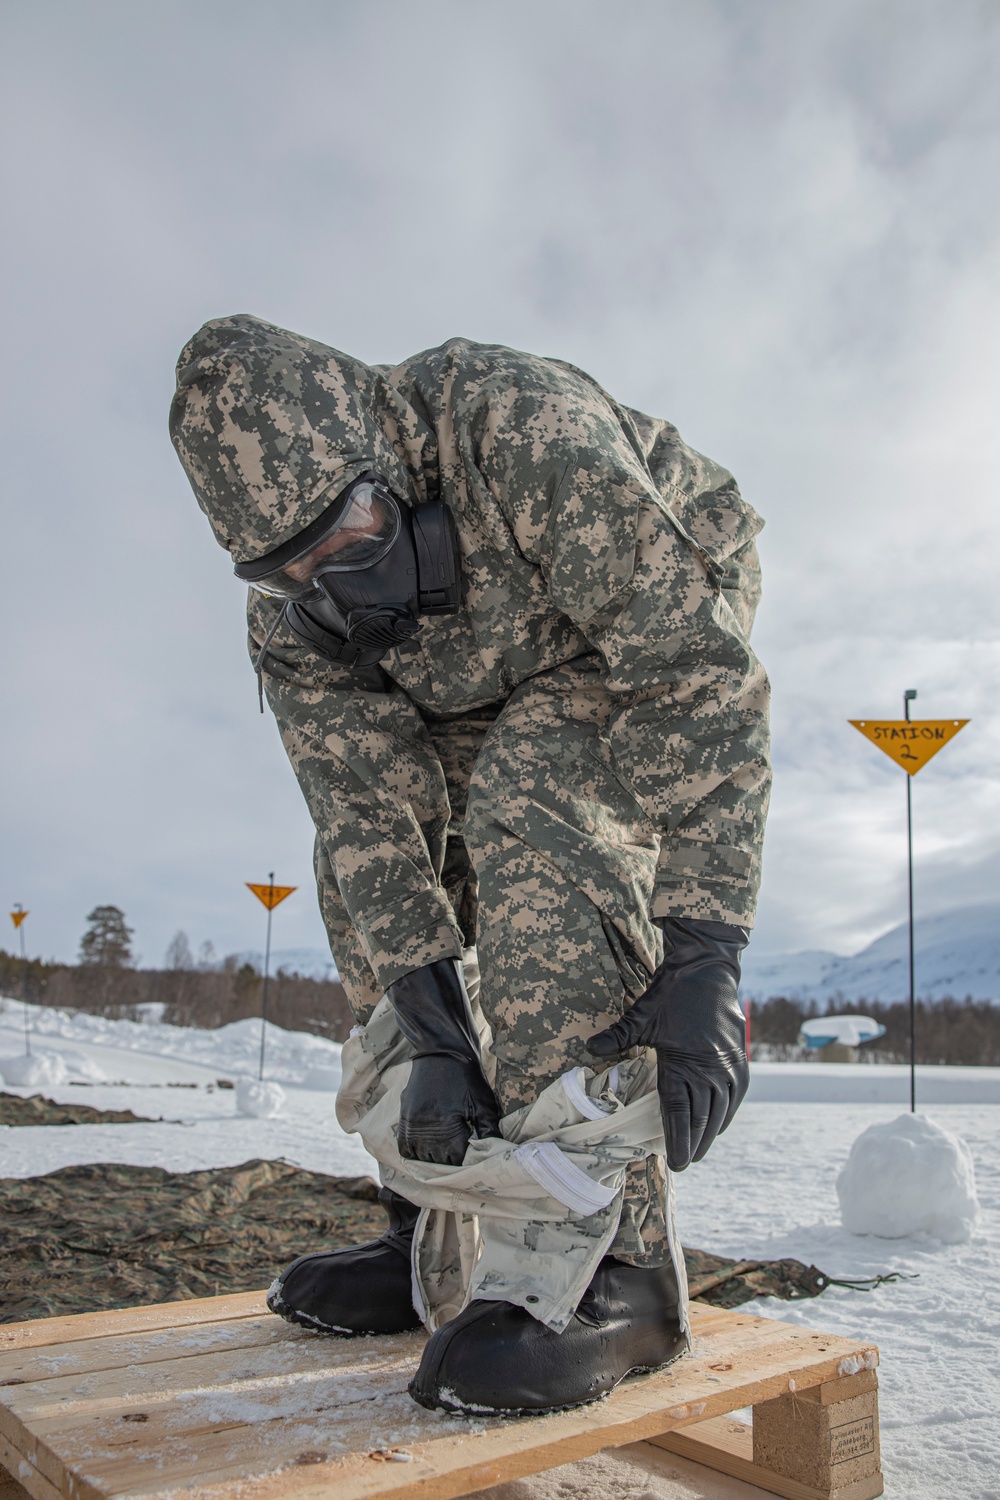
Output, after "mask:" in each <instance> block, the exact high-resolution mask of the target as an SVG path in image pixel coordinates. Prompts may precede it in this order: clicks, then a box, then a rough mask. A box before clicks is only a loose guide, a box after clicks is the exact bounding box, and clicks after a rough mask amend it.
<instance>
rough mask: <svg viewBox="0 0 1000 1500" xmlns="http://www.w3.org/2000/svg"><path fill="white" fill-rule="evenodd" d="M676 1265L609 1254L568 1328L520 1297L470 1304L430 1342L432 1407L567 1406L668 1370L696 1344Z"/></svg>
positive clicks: (425, 1374)
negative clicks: (690, 1341)
mask: <svg viewBox="0 0 1000 1500" xmlns="http://www.w3.org/2000/svg"><path fill="white" fill-rule="evenodd" d="M678 1303H679V1298H678V1294H677V1279H676V1277H675V1275H674V1269H673V1266H670V1265H667V1266H662V1267H660V1269H658V1270H655V1271H639V1270H636V1269H635V1268H634V1267H633V1266H626V1265H623V1264H622V1263H621V1262H620V1261H617V1260H614V1259H613V1257H611V1256H610V1255H609V1256H605V1258H604V1259H603V1260H602V1261H601V1263H600V1265H599V1266H598V1268H597V1271H596V1273H595V1275H594V1279H593V1281H592V1282H591V1283H590V1286H589V1287H588V1288H587V1290H586V1292H585V1293H584V1295H583V1299H582V1301H581V1303H580V1306H579V1307H578V1308H577V1310H576V1312H575V1313H574V1315H573V1318H572V1320H571V1321H570V1323H569V1324H568V1326H567V1327H566V1328H564V1329H563V1331H562V1333H553V1332H552V1330H551V1329H550V1328H546V1326H545V1324H544V1323H539V1322H538V1321H537V1319H535V1318H533V1317H532V1316H531V1314H530V1313H528V1312H525V1311H524V1309H523V1308H521V1307H517V1306H516V1305H515V1304H514V1303H512V1302H484V1301H475V1302H470V1303H469V1305H468V1307H467V1308H465V1310H464V1312H461V1313H459V1315H458V1317H457V1318H453V1319H452V1321H451V1322H450V1323H446V1324H445V1326H444V1327H443V1328H439V1329H438V1331H437V1333H435V1334H434V1335H433V1336H432V1337H431V1339H430V1340H429V1341H428V1343H427V1345H426V1347H425V1349H424V1356H423V1359H422V1360H421V1361H420V1368H419V1369H418V1371H417V1373H416V1375H415V1376H414V1377H413V1379H412V1380H411V1381H410V1386H409V1391H410V1395H411V1396H412V1397H413V1399H414V1401H417V1402H419V1404H420V1405H421V1406H426V1407H427V1408H428V1409H429V1410H430V1411H457V1412H465V1413H467V1414H468V1415H470V1416H471V1415H475V1414H476V1413H479V1412H501V1413H505V1414H507V1415H516V1414H517V1413H519V1412H520V1413H529V1412H530V1413H535V1414H536V1415H541V1414H542V1413H544V1412H551V1411H565V1410H566V1409H567V1408H568V1407H571V1406H583V1405H585V1403H586V1402H588V1401H596V1400H597V1399H598V1398H599V1397H600V1396H605V1395H607V1393H608V1391H611V1390H614V1388H615V1386H616V1385H617V1384H618V1382H619V1381H620V1380H624V1378H625V1376H626V1375H631V1374H633V1373H638V1372H640V1371H646V1370H658V1369H660V1367H661V1366H663V1365H667V1364H669V1363H670V1361H671V1360H674V1359H676V1358H677V1357H678V1355H680V1354H683V1353H684V1350H685V1349H686V1348H687V1339H686V1337H685V1335H684V1334H683V1333H682V1332H681V1329H680V1322H679V1317H678Z"/></svg>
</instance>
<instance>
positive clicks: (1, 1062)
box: [0, 1052, 69, 1089]
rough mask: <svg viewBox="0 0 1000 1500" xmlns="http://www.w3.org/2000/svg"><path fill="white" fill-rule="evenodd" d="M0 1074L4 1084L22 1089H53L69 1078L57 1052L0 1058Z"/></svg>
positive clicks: (63, 1062) (64, 1064)
mask: <svg viewBox="0 0 1000 1500" xmlns="http://www.w3.org/2000/svg"><path fill="white" fill-rule="evenodd" d="M0 1074H2V1075H3V1081H4V1083H9V1084H11V1085H12V1087H14V1088H22V1089H38V1088H42V1089H53V1088H58V1087H59V1085H60V1084H61V1083H65V1082H66V1080H67V1078H68V1077H69V1070H68V1069H67V1067H66V1063H65V1061H64V1060H63V1058H62V1057H61V1056H60V1055H59V1053H58V1052H32V1054H31V1056H30V1057H29V1056H28V1055H27V1054H26V1053H23V1052H22V1053H21V1055H20V1056H19V1057H0Z"/></svg>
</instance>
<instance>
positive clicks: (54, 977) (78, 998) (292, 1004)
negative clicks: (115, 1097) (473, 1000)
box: [0, 905, 354, 1042]
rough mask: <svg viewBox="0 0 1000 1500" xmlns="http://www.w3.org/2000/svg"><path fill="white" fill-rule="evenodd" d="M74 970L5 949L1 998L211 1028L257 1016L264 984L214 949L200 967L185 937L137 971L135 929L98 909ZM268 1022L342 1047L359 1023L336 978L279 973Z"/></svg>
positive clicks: (108, 908)
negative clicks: (161, 960) (160, 961)
mask: <svg viewBox="0 0 1000 1500" xmlns="http://www.w3.org/2000/svg"><path fill="white" fill-rule="evenodd" d="M87 924H88V925H87V930H86V931H85V932H84V934H83V937H82V938H81V940H80V951H79V962H78V963H77V964H60V963H45V962H43V961H42V960H41V959H37V958H34V959H27V960H24V961H22V960H21V959H20V958H19V957H17V956H16V955H15V954H12V953H7V952H5V951H4V950H3V949H0V994H4V995H8V996H12V997H14V998H17V999H21V998H23V999H25V1000H29V1001H31V1002H32V1003H33V1004H35V1005H49V1006H53V1007H56V1008H61V1009H65V1010H83V1011H89V1012H90V1013H91V1014H96V1015H102V1016H107V1017H109V1018H111V1019H126V1020H141V1019H143V1018H144V1017H146V1016H149V1014H150V1012H149V1010H148V1009H147V1007H150V1006H155V1007H157V1009H156V1010H155V1011H154V1012H153V1014H154V1015H157V1016H159V1018H160V1019H162V1020H163V1021H165V1022H167V1023H168V1024H170V1025H174V1026H202V1027H205V1028H208V1029H214V1028H215V1027H217V1026H226V1025H228V1023H229V1022H230V1021H242V1020H244V1019H246V1017H248V1016H259V1015H260V1010H261V1000H262V989H263V978H262V976H261V973H260V971H259V970H258V969H257V968H256V967H255V966H254V965H253V964H251V963H247V962H245V961H243V960H241V959H240V958H239V957H238V956H237V955H235V954H232V955H230V956H229V957H228V958H224V959H223V960H222V962H221V963H216V962H215V961H214V954H212V953H211V944H204V945H203V946H202V950H201V953H200V955H199V959H198V961H197V962H196V961H195V960H194V958H193V956H192V954H191V948H190V944H189V942H188V939H187V937H186V936H185V934H184V933H183V932H178V933H177V934H176V935H175V937H174V938H173V940H172V942H171V944H170V947H169V948H168V950H167V967H165V968H162V969H144V968H139V967H138V966H137V965H136V964H135V961H134V955H133V949H132V928H130V927H129V926H128V923H127V922H126V920H125V915H124V913H123V912H122V910H121V908H120V907H117V906H112V905H103V906H95V907H94V909H93V911H92V912H90V914H89V915H88V917H87ZM267 1008H268V1018H269V1020H272V1021H274V1023H275V1024H276V1025H278V1026H283V1027H285V1028H286V1029H287V1030H289V1031H310V1032H313V1033H314V1034H315V1035H316V1036H325V1037H329V1039H330V1040H331V1041H335V1042H342V1041H345V1040H346V1038H347V1035H348V1033H349V1032H350V1029H351V1027H352V1025H353V1024H354V1018H353V1016H352V1015H351V1012H350V1008H349V1006H348V1004H347V996H346V994H345V992H344V987H343V985H342V984H341V983H340V981H339V980H336V979H312V978H307V977H305V976H303V975H301V974H294V973H286V972H284V971H283V970H281V969H279V970H278V972H277V973H276V974H272V975H271V977H270V981H269V988H268V1005H267Z"/></svg>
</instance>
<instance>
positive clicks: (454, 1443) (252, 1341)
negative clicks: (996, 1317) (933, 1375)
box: [0, 1293, 882, 1500]
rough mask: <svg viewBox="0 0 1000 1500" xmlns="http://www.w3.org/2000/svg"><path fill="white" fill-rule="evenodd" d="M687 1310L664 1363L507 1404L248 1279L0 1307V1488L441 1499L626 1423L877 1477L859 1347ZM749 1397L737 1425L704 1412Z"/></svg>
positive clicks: (866, 1350) (745, 1459)
mask: <svg viewBox="0 0 1000 1500" xmlns="http://www.w3.org/2000/svg"><path fill="white" fill-rule="evenodd" d="M692 1319H693V1330H694V1335H695V1348H694V1353H693V1354H692V1355H691V1356H689V1357H687V1358H685V1359H682V1360H680V1361H679V1362H678V1363H677V1364H676V1365H674V1366H672V1367H670V1368H669V1369H667V1370H664V1371H661V1372H660V1373H658V1374H654V1375H646V1376H641V1377H638V1378H635V1379H632V1380H629V1381H626V1382H625V1383H624V1384H623V1385H622V1386H620V1387H619V1389H618V1390H617V1391H615V1392H614V1393H613V1394H612V1395H611V1396H610V1397H608V1398H607V1399H606V1400H604V1401H599V1402H596V1403H595V1404H594V1405H592V1406H588V1407H583V1408H581V1409H579V1410H577V1411H575V1412H567V1413H562V1414H557V1415H554V1416H550V1417H533V1418H522V1419H520V1420H504V1421H501V1420H494V1419H489V1418H461V1417H444V1416H441V1415H436V1414H434V1413H432V1412H426V1411H424V1410H423V1409H422V1408H421V1407H418V1406H417V1405H416V1404H415V1403H414V1402H413V1401H412V1400H411V1399H410V1397H409V1396H408V1395H407V1394H406V1383H407V1380H408V1379H409V1377H410V1375H411V1374H412V1372H413V1370H414V1369H415V1367H416V1364H417V1362H418V1360H419V1358H420V1351H421V1348H422V1345H423V1340H424V1335H423V1334H422V1333H421V1334H401V1335H398V1336H395V1337H388V1338H363V1339H336V1338H324V1337H322V1336H319V1335H316V1334H312V1333H308V1332H306V1331H305V1330H303V1329H297V1328H292V1327H289V1325H288V1324H287V1323H283V1322H282V1321H281V1320H280V1319H278V1318H276V1317H273V1316H272V1315H271V1314H269V1313H268V1312H267V1311H266V1308H265V1306H264V1298H263V1294H262V1293H245V1294H240V1295H236V1296H227V1297H209V1298H206V1299H204V1300H200V1301H191V1302H168V1303H163V1304H161V1305H159V1306H154V1307H138V1308H130V1309H128V1310H126V1311H122V1312H109V1313H84V1314H82V1315H80V1316H78V1317H65V1318H45V1319H39V1320H38V1321H36V1322H30V1323H14V1324H7V1325H6V1326H0V1465H2V1466H3V1468H4V1469H6V1471H7V1472H8V1473H9V1474H10V1476H11V1483H10V1485H8V1491H7V1493H4V1491H3V1489H2V1488H0V1500H14V1497H15V1496H19V1495H24V1494H27V1495H29V1496H31V1497H32V1500H56V1497H59V1496H63V1497H70V1500H107V1497H116V1500H124V1497H136V1500H138V1497H144V1500H153V1497H159V1500H166V1497H180V1496H181V1495H184V1496H185V1497H191V1496H205V1497H213V1500H279V1497H280V1500H285V1497H294V1500H320V1497H336V1500H368V1497H374V1496H387V1497H388V1496H391V1497H393V1500H404V1497H411V1496H412V1497H416V1496H420V1497H421V1500H449V1497H451V1496H458V1495H468V1494H471V1493H473V1492H474V1491H476V1490H479V1489H484V1488H486V1487H487V1486H490V1485H494V1484H499V1483H501V1482H503V1481H507V1480H511V1479H516V1478H520V1477H523V1476H524V1475H528V1474H533V1473H538V1472H539V1471H541V1470H543V1469H549V1468H553V1467H555V1466H557V1465H559V1464H565V1463H569V1462H571V1461H573V1460H575V1459H580V1458H585V1457H587V1456H589V1455H590V1454H593V1453H597V1452H599V1451H600V1450H601V1449H605V1448H615V1447H619V1446H620V1445H622V1444H624V1443H634V1442H637V1441H640V1440H644V1439H647V1440H648V1439H654V1440H656V1442H657V1443H658V1444H659V1446H661V1447H664V1448H669V1449H671V1450H672V1451H674V1452H677V1453H682V1454H685V1455H686V1456H688V1457H692V1458H695V1459H697V1460H698V1461H699V1462H701V1463H704V1464H707V1465H709V1467H712V1468H716V1469H721V1470H722V1471H723V1472H725V1473H730V1474H736V1475H737V1476H738V1477H739V1478H743V1479H748V1480H750V1481H751V1482H752V1483H754V1484H757V1485H759V1486H760V1487H761V1488H763V1489H766V1490H768V1491H769V1492H771V1493H774V1494H779V1495H784V1496H787V1497H791V1500H816V1497H819V1496H822V1497H823V1500H871V1497H873V1496H876V1495H880V1494H881V1493H882V1484H881V1475H880V1474H879V1456H878V1416H877V1408H876V1389H875V1388H876V1379H875V1374H874V1367H875V1365H876V1364H877V1361H878V1355H877V1351H876V1350H875V1349H873V1348H872V1346H871V1345H868V1344H862V1343H855V1342H853V1341H851V1340H847V1339H841V1338H834V1337H832V1336H829V1337H828V1336H827V1335H825V1334H821V1333H814V1332H812V1331H811V1330H810V1329H807V1328H800V1327H797V1326H795V1325H792V1324H788V1323H780V1322H777V1321H776V1320H773V1319H769V1318H751V1317H748V1316H746V1315H745V1314H743V1313H740V1312H725V1311H722V1310H720V1309H716V1308H710V1307H704V1306H697V1305H695V1306H693V1307H692ZM745 1406H753V1408H754V1428H753V1433H752V1436H751V1435H750V1430H749V1429H748V1428H747V1429H741V1427H740V1424H738V1423H734V1422H733V1421H732V1420H731V1419H730V1420H728V1421H722V1422H721V1423H720V1422H719V1421H718V1419H719V1418H724V1417H725V1414H726V1413H727V1412H732V1411H735V1410H738V1409H739V1408H741V1407H745ZM0 1483H2V1481H0ZM22 1486H23V1489H22V1488H21V1487H22Z"/></svg>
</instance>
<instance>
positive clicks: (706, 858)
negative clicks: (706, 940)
mask: <svg viewBox="0 0 1000 1500" xmlns="http://www.w3.org/2000/svg"><path fill="white" fill-rule="evenodd" d="M759 884H760V864H759V861H758V860H756V859H755V858H754V857H753V856H752V855H751V854H750V853H748V851H747V850H745V849H738V848H736V847H734V846H733V845H732V844H716V843H706V842H703V841H702V840H700V839H692V838H664V840H663V845H662V849H661V852H660V860H659V864H658V866H657V870H656V879H655V882H654V886H653V904H652V908H651V911H650V915H651V916H653V917H697V918H699V919H700V920H702V921H706V922H730V923H734V924H736V925H738V926H741V927H752V926H753V920H754V912H755V911H756V907H757V889H758V886H759Z"/></svg>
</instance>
